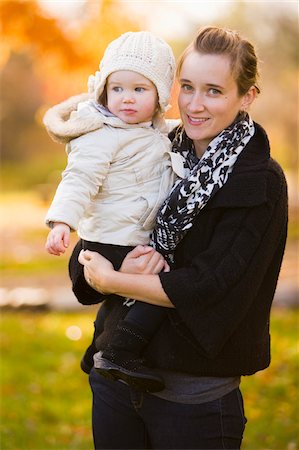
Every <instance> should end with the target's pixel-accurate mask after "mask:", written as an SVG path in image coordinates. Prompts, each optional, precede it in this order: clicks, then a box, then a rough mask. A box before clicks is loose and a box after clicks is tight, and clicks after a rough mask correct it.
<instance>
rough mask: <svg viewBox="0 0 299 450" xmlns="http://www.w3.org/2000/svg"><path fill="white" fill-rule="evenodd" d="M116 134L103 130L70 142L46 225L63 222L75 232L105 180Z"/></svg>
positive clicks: (112, 156)
mask: <svg viewBox="0 0 299 450" xmlns="http://www.w3.org/2000/svg"><path fill="white" fill-rule="evenodd" d="M112 132H113V133H115V134H114V138H113V139H112V136H111V133H112ZM116 133H117V131H116V130H111V129H109V128H108V127H104V128H102V129H99V130H96V131H93V132H90V133H87V134H85V135H83V136H80V137H79V138H77V139H74V140H72V141H71V142H70V144H69V152H68V163H67V167H66V169H65V170H64V172H63V174H62V180H61V182H60V184H59V186H58V188H57V191H56V194H55V196H54V199H53V202H52V204H51V206H50V209H49V211H48V213H47V216H46V223H47V224H48V225H49V223H50V222H64V223H66V224H68V225H69V226H70V228H71V229H73V230H77V227H78V223H79V220H80V219H81V218H82V216H83V214H84V211H85V210H86V208H87V206H88V205H89V203H90V201H91V200H92V199H93V198H94V197H95V196H96V195H97V193H98V191H99V188H100V187H101V186H102V184H103V180H104V179H105V177H106V176H107V173H108V171H109V167H110V163H111V161H112V160H113V158H114V155H115V152H116V147H117V145H115V144H114V143H115V142H116V141H117V136H116Z"/></svg>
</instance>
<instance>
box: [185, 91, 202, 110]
mask: <svg viewBox="0 0 299 450" xmlns="http://www.w3.org/2000/svg"><path fill="white" fill-rule="evenodd" d="M188 108H189V110H190V111H192V112H197V111H203V110H204V109H205V105H204V100H203V96H202V95H201V93H200V92H196V93H194V95H192V97H191V99H190V102H189V105H188Z"/></svg>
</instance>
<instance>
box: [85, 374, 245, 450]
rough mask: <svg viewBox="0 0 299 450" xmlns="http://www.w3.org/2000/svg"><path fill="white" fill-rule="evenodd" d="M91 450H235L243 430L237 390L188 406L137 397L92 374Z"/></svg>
mask: <svg viewBox="0 0 299 450" xmlns="http://www.w3.org/2000/svg"><path fill="white" fill-rule="evenodd" d="M90 384H91V388H92V392H93V417H92V423H93V436H94V445H95V449H102V450H103V449H118V450H121V449H130V450H133V449H139V450H141V449H180V450H183V449H184V450H186V449H196V450H199V449H204V450H207V449H214V450H216V449H217V450H218V449H239V448H240V446H241V442H242V436H243V432H244V428H245V423H246V419H245V417H244V409H243V400H242V395H241V392H240V390H239V389H235V390H233V391H232V392H230V393H229V394H227V395H225V396H224V397H222V398H219V399H217V400H214V401H211V402H207V403H202V404H199V405H190V404H182V403H175V402H170V401H167V400H162V399H160V398H158V397H155V396H154V395H151V394H143V393H141V392H137V391H135V390H134V389H132V388H129V387H128V386H126V385H125V384H123V383H121V382H119V381H110V380H106V379H104V378H103V377H101V376H100V375H98V374H97V373H96V372H95V370H94V369H93V370H92V371H91V374H90Z"/></svg>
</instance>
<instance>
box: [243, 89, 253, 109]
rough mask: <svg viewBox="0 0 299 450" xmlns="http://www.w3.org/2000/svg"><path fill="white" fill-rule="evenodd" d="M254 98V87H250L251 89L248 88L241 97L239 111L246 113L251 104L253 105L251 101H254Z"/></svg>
mask: <svg viewBox="0 0 299 450" xmlns="http://www.w3.org/2000/svg"><path fill="white" fill-rule="evenodd" d="M256 96H257V91H256V87H255V86H251V88H249V89H248V91H247V92H246V94H245V95H244V96H243V99H242V103H241V110H242V111H247V110H248V109H249V106H250V105H251V103H253V101H254V100H255V99H256Z"/></svg>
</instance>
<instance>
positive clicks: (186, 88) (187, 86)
mask: <svg viewBox="0 0 299 450" xmlns="http://www.w3.org/2000/svg"><path fill="white" fill-rule="evenodd" d="M181 89H182V90H183V91H192V89H193V87H192V86H191V85H190V84H182V85H181Z"/></svg>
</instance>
